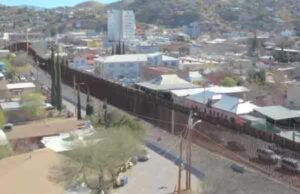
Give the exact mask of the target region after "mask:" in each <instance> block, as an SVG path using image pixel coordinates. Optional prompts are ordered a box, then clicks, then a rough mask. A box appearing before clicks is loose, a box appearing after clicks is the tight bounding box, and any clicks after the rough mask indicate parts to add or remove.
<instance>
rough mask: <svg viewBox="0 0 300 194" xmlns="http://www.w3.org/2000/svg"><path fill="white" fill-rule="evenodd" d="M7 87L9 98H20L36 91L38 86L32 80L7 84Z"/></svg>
mask: <svg viewBox="0 0 300 194" xmlns="http://www.w3.org/2000/svg"><path fill="white" fill-rule="evenodd" d="M6 88H7V89H8V93H9V96H8V97H9V98H19V97H21V96H22V95H24V94H28V93H32V92H34V90H35V89H36V86H35V84H34V83H32V82H23V83H12V84H7V85H6Z"/></svg>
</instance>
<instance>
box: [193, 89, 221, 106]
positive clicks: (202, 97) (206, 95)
mask: <svg viewBox="0 0 300 194" xmlns="http://www.w3.org/2000/svg"><path fill="white" fill-rule="evenodd" d="M221 97H222V95H220V94H217V93H214V92H211V91H203V92H200V93H197V94H194V95H191V96H189V97H187V98H188V99H190V100H193V101H195V102H198V103H201V104H206V103H207V102H208V100H211V99H216V98H217V99H220V98H221Z"/></svg>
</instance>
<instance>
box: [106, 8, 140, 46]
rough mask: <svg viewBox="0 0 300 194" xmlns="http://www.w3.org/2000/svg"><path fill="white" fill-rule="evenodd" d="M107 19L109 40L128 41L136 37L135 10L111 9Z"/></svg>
mask: <svg viewBox="0 0 300 194" xmlns="http://www.w3.org/2000/svg"><path fill="white" fill-rule="evenodd" d="M107 20H108V21H107V31H108V32H107V34H108V40H109V41H111V42H117V41H127V40H132V39H134V38H135V14H134V12H133V11H131V10H109V11H108V12H107Z"/></svg>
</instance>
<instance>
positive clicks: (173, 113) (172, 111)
mask: <svg viewBox="0 0 300 194" xmlns="http://www.w3.org/2000/svg"><path fill="white" fill-rule="evenodd" d="M171 120H172V123H171V125H172V126H171V132H172V134H174V133H175V123H174V122H175V111H174V105H173V104H172V109H171Z"/></svg>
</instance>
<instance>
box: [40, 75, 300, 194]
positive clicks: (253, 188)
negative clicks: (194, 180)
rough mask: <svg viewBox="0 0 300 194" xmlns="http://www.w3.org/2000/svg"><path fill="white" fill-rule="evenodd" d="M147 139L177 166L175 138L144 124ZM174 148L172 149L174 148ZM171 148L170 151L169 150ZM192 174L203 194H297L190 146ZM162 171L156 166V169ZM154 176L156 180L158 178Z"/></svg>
mask: <svg viewBox="0 0 300 194" xmlns="http://www.w3.org/2000/svg"><path fill="white" fill-rule="evenodd" d="M38 77H39V80H40V81H41V82H42V83H44V84H46V85H49V84H50V82H49V76H48V75H46V74H45V73H43V72H41V71H39V76H38ZM62 95H63V96H64V97H66V98H68V99H71V100H73V101H75V99H76V97H75V95H74V91H73V90H72V88H70V87H68V86H66V85H62ZM81 99H82V105H83V106H85V99H86V96H85V95H84V94H81ZM93 103H94V107H95V109H96V110H97V107H100V106H101V102H99V101H98V100H97V99H93ZM64 104H66V105H67V106H68V108H70V109H71V110H72V108H73V109H74V106H73V105H72V103H69V102H67V101H66V100H64ZM147 129H148V135H147V138H146V140H147V142H148V144H149V143H151V145H150V146H149V147H150V148H151V147H152V149H153V150H154V151H156V152H157V153H164V151H166V150H167V151H168V153H167V154H161V155H163V156H165V157H166V158H168V159H169V160H170V161H172V162H178V155H179V154H178V150H179V149H178V144H177V143H176V142H178V138H177V137H175V136H173V135H170V134H168V133H166V132H165V131H163V130H161V129H158V128H156V127H154V126H151V125H150V124H147ZM158 137H160V138H162V140H161V141H157V139H158ZM174 145H175V146H174ZM172 148H173V149H172ZM192 153H193V159H192V164H193V169H194V170H193V173H194V174H195V175H196V176H197V177H198V178H199V179H200V180H201V182H202V183H201V184H202V185H204V188H203V189H204V191H206V193H209V194H299V193H300V191H299V190H298V191H296V190H294V189H293V188H291V187H289V186H288V185H286V184H282V183H280V182H278V181H276V180H273V179H270V178H268V177H267V176H265V175H264V174H261V173H260V172H257V171H254V170H251V169H249V168H246V167H245V168H246V172H245V173H243V174H239V173H236V172H234V171H232V169H231V168H230V166H231V165H232V164H233V163H235V162H233V161H231V160H229V159H226V158H224V157H222V156H219V155H216V154H214V153H212V152H209V151H207V150H206V149H203V148H202V147H199V146H197V145H193V148H192ZM159 168H163V166H160V165H158V166H157V169H158V170H159ZM158 176H160V175H159V174H158Z"/></svg>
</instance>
